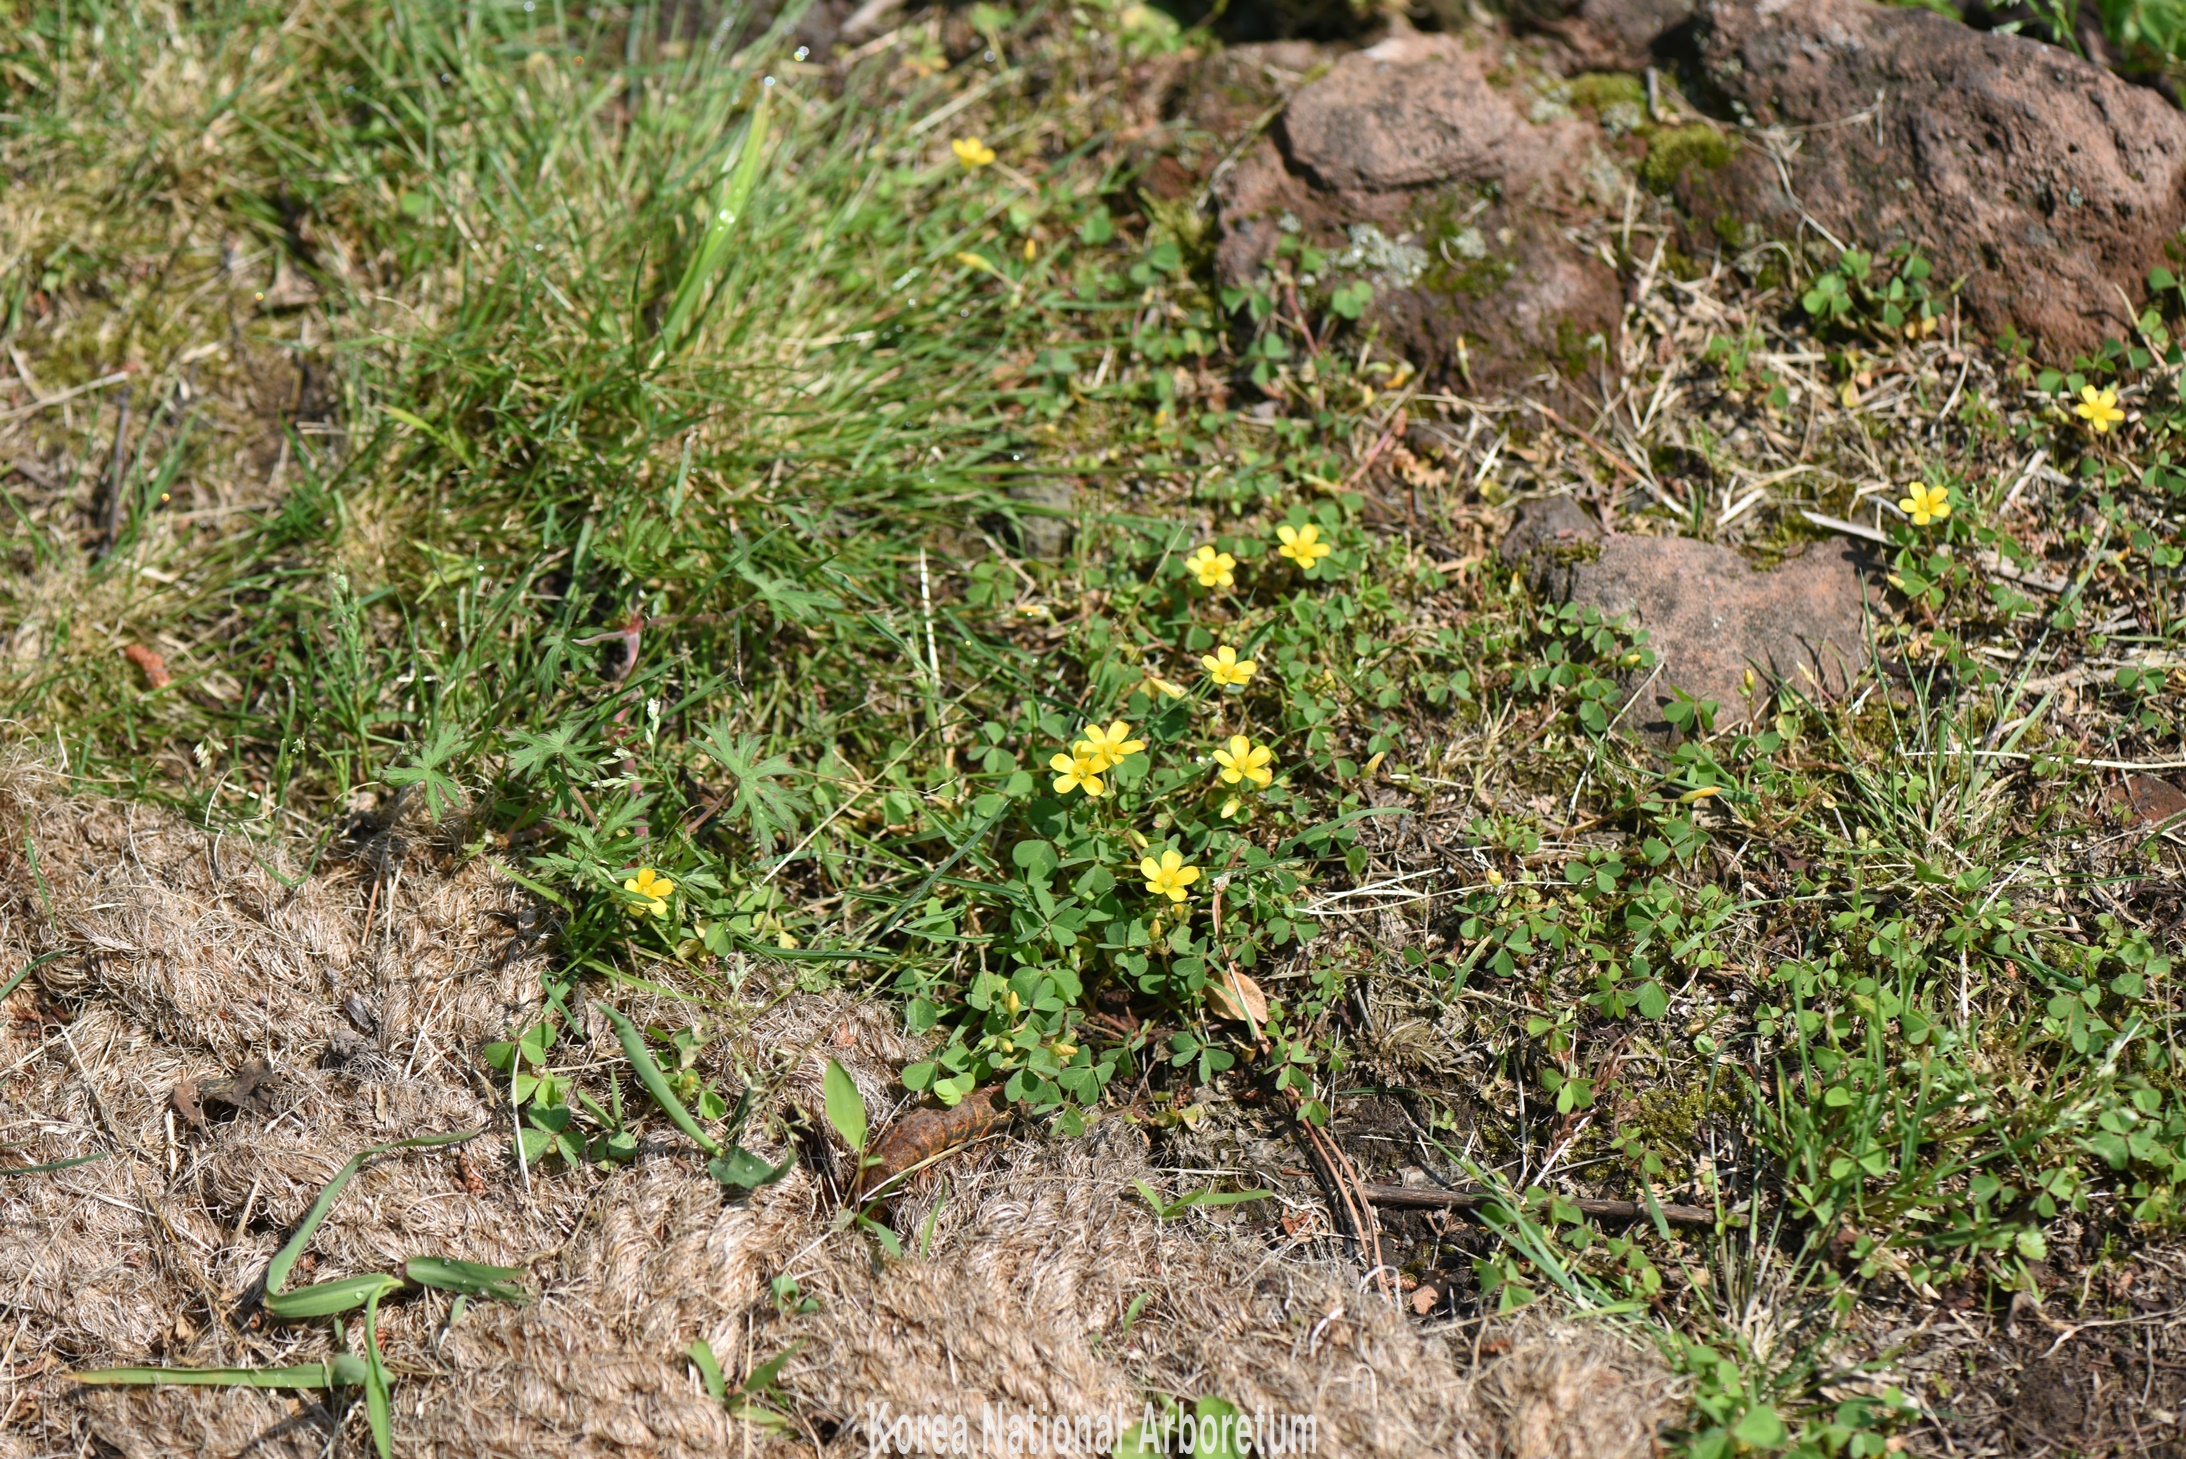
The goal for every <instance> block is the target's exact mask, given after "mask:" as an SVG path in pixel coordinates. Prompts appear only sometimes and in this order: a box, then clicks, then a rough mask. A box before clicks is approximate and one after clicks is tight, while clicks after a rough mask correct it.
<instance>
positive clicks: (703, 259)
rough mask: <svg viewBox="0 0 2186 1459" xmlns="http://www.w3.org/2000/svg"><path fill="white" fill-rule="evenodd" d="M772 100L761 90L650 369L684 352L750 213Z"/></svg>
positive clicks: (769, 91) (678, 289)
mask: <svg viewBox="0 0 2186 1459" xmlns="http://www.w3.org/2000/svg"><path fill="white" fill-rule="evenodd" d="M773 97H774V91H773V88H772V87H766V86H762V87H761V88H760V89H759V104H758V105H757V106H755V107H753V108H752V114H751V120H750V121H749V122H747V123H745V126H744V136H743V140H742V143H741V144H740V145H739V146H738V148H737V150H736V152H735V153H734V154H733V155H734V156H735V159H736V164H735V167H736V170H735V171H734V172H732V173H730V174H729V176H728V179H727V181H726V182H725V183H724V184H723V185H722V189H721V197H720V199H719V201H718V202H716V203H715V205H714V213H713V220H712V221H711V222H710V223H708V224H707V225H706V234H705V237H704V238H702V239H701V240H700V241H699V245H698V247H697V249H696V250H695V251H693V252H692V254H691V259H690V262H689V263H687V264H685V265H684V268H683V278H682V281H681V282H680V283H678V284H677V285H676V294H675V302H674V303H672V304H671V305H669V307H668V318H667V321H666V322H665V323H664V324H662V325H661V327H660V341H659V345H658V347H657V349H656V350H655V351H654V354H653V359H652V364H654V365H658V364H659V363H660V362H661V360H662V359H663V358H665V357H666V356H667V354H668V352H669V351H670V350H674V349H679V348H681V347H682V345H683V343H684V337H685V332H686V330H687V329H688V328H689V327H690V326H691V325H692V324H693V323H695V322H696V320H695V318H694V315H695V313H696V311H697V310H698V305H699V299H700V297H701V296H702V295H704V294H705V293H706V289H707V285H709V284H710V283H712V282H713V278H714V275H716V274H717V273H719V272H720V271H721V269H722V267H723V265H725V264H726V263H727V262H728V260H729V240H730V238H731V237H732V236H733V235H734V234H735V232H736V225H737V222H738V221H739V220H740V219H741V218H742V217H743V216H744V212H745V210H746V209H747V208H748V207H750V205H751V195H752V190H753V189H754V188H755V187H757V186H758V183H759V153H760V149H761V148H763V147H765V145H766V141H767V107H768V103H769V102H771V101H772V100H773ZM724 170H726V168H724Z"/></svg>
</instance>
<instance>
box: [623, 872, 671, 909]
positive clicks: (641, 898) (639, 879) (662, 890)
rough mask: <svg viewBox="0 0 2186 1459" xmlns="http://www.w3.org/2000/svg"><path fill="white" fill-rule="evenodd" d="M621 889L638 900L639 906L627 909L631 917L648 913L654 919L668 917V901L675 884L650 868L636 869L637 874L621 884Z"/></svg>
mask: <svg viewBox="0 0 2186 1459" xmlns="http://www.w3.org/2000/svg"><path fill="white" fill-rule="evenodd" d="M622 889H623V890H624V891H626V892H628V893H629V894H630V895H631V896H633V897H636V898H637V899H638V902H639V905H638V906H635V907H632V908H630V909H629V911H630V915H631V916H633V917H642V916H644V915H645V914H646V913H648V912H650V913H652V914H653V915H654V916H655V917H665V916H667V915H668V899H669V898H670V897H672V896H674V895H675V894H676V884H675V883H674V882H672V881H670V880H668V878H666V877H664V876H662V875H661V874H660V873H659V872H657V871H655V870H653V868H651V867H650V866H641V867H639V868H638V874H637V875H636V876H633V877H631V878H629V879H628V880H627V881H625V882H624V883H623V884H622Z"/></svg>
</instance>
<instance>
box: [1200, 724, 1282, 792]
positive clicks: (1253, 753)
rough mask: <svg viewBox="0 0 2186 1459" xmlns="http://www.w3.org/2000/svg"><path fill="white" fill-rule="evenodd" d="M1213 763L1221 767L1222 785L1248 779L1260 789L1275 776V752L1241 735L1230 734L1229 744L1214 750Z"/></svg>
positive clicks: (1264, 788)
mask: <svg viewBox="0 0 2186 1459" xmlns="http://www.w3.org/2000/svg"><path fill="white" fill-rule="evenodd" d="M1214 762H1215V764H1217V765H1219V766H1221V767H1222V769H1221V770H1220V771H1219V772H1218V773H1219V774H1220V775H1221V776H1222V783H1223V784H1224V785H1236V784H1238V783H1239V782H1240V781H1245V780H1249V781H1251V782H1252V783H1253V784H1254V785H1256V786H1258V787H1259V788H1260V789H1262V790H1266V789H1267V788H1268V782H1269V781H1271V780H1273V779H1274V778H1275V768H1274V766H1275V752H1274V751H1273V750H1271V749H1269V748H1268V747H1267V746H1266V745H1256V744H1254V743H1253V742H1252V741H1251V740H1248V739H1246V738H1245V737H1244V736H1243V735H1231V736H1230V742H1229V744H1228V745H1227V746H1226V747H1225V748H1223V749H1219V750H1217V751H1215V752H1214Z"/></svg>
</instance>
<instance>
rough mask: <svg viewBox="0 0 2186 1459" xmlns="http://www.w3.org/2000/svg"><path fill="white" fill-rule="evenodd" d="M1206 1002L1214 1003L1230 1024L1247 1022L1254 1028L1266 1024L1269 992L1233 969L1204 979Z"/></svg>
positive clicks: (1218, 1011)
mask: <svg viewBox="0 0 2186 1459" xmlns="http://www.w3.org/2000/svg"><path fill="white" fill-rule="evenodd" d="M1207 1001H1208V1002H1209V1003H1212V1004H1213V1005H1214V1010H1215V1012H1217V1013H1219V1014H1221V1015H1222V1016H1223V1017H1224V1018H1227V1019H1229V1020H1230V1021H1231V1022H1233V1023H1249V1024H1251V1025H1252V1027H1254V1028H1263V1027H1265V1026H1266V1025H1267V1021H1268V995H1267V994H1265V993H1263V992H1261V991H1260V985H1259V984H1258V983H1255V982H1254V981H1253V980H1252V979H1250V978H1248V977H1246V976H1245V975H1244V974H1243V973H1241V972H1239V971H1237V969H1235V968H1231V969H1230V970H1229V971H1228V972H1226V973H1216V974H1215V975H1214V976H1213V977H1211V978H1209V979H1208V980H1207ZM1247 1015H1250V1016H1249V1017H1248V1016H1247Z"/></svg>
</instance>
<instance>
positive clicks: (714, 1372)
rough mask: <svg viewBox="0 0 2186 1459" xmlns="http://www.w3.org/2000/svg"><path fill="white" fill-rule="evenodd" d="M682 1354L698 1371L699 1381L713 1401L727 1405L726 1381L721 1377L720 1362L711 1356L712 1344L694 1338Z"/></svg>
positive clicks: (727, 1390) (727, 1386) (727, 1389)
mask: <svg viewBox="0 0 2186 1459" xmlns="http://www.w3.org/2000/svg"><path fill="white" fill-rule="evenodd" d="M683 1353H684V1356H686V1357H688V1358H689V1359H690V1360H691V1366H692V1367H694V1368H696V1369H698V1377H699V1381H700V1382H702V1383H704V1384H705V1385H706V1392H707V1393H709V1394H711V1395H712V1397H713V1401H714V1402H716V1403H727V1402H728V1401H729V1385H728V1380H727V1379H725V1378H723V1377H722V1376H721V1360H720V1359H719V1358H717V1357H715V1356H714V1355H713V1344H711V1343H709V1342H707V1341H706V1339H704V1338H702V1337H701V1338H694V1339H692V1341H691V1345H690V1346H689V1347H687V1348H685V1349H684V1350H683Z"/></svg>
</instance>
